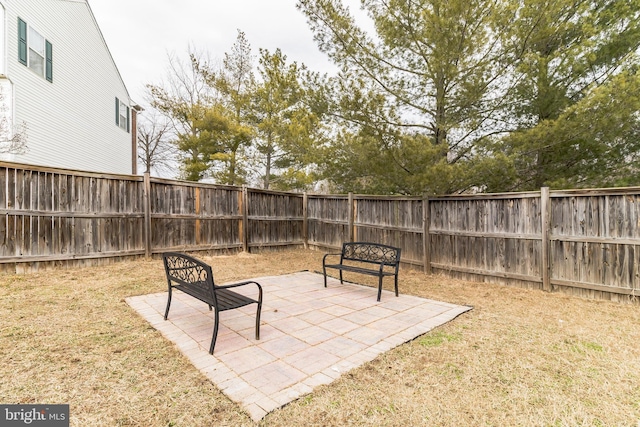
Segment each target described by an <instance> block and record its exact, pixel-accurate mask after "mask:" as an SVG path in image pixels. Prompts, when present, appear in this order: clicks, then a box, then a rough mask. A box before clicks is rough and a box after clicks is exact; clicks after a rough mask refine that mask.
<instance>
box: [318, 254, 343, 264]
mask: <svg viewBox="0 0 640 427" xmlns="http://www.w3.org/2000/svg"><path fill="white" fill-rule="evenodd" d="M341 255H342V253H333V254H325V255H324V256H323V257H322V265H323V266H324V265H326V259H327V257H330V256H341Z"/></svg>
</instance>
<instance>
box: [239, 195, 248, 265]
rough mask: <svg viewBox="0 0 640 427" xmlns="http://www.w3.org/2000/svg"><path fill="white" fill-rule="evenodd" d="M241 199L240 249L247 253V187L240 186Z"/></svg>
mask: <svg viewBox="0 0 640 427" xmlns="http://www.w3.org/2000/svg"><path fill="white" fill-rule="evenodd" d="M241 197H242V199H241V203H240V208H241V212H242V225H241V227H242V232H241V233H240V238H241V239H242V250H243V251H244V252H247V253H249V237H248V234H249V206H248V203H249V195H248V192H247V187H246V186H244V185H243V186H242V196H241Z"/></svg>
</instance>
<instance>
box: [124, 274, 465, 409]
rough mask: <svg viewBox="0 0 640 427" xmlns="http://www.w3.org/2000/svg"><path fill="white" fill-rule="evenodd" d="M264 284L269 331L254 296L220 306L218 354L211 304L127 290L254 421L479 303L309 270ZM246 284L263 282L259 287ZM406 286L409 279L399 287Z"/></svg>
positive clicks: (178, 295)
mask: <svg viewBox="0 0 640 427" xmlns="http://www.w3.org/2000/svg"><path fill="white" fill-rule="evenodd" d="M251 280H255V281H257V282H258V283H260V284H261V285H262V287H263V291H264V297H263V298H264V300H263V306H262V319H261V326H260V340H259V341H256V340H255V337H254V333H255V329H254V328H255V309H256V306H255V304H254V305H250V306H247V307H243V308H241V309H237V310H231V311H224V312H222V313H220V329H219V331H218V340H217V341H216V348H215V352H214V355H213V356H212V355H210V354H209V353H208V351H209V344H210V342H211V333H212V330H213V315H212V313H211V312H210V311H209V308H208V307H207V305H206V304H204V303H202V302H200V301H198V300H196V299H194V298H192V297H190V296H188V295H185V294H183V293H182V292H174V294H173V301H172V303H171V311H170V312H169V320H167V321H165V320H164V319H163V316H164V310H165V306H166V303H167V293H166V292H163V293H157V294H152V295H142V296H137V297H131V298H127V303H128V304H129V305H130V306H131V307H132V308H134V309H135V310H136V311H137V312H138V313H139V314H140V315H141V316H143V317H144V318H145V319H146V320H147V321H149V323H150V324H151V325H153V326H154V327H155V328H156V329H158V330H159V331H160V332H161V333H162V334H163V335H164V336H165V337H166V338H167V339H169V340H171V341H173V342H174V343H175V345H176V346H177V347H178V348H179V349H180V350H181V351H182V353H184V354H185V355H186V356H187V357H188V358H189V360H191V362H192V363H193V365H194V366H195V367H196V368H197V369H199V370H200V371H201V372H202V373H203V374H205V375H206V376H207V377H208V378H209V379H210V380H211V381H212V382H213V383H214V384H215V385H216V386H218V387H219V388H220V389H221V390H222V391H223V392H224V393H225V394H226V395H227V396H228V397H229V398H230V399H231V400H233V401H234V402H237V403H238V404H240V405H241V406H242V407H243V408H244V409H245V410H246V411H247V412H248V413H249V415H250V416H251V418H252V419H253V420H255V421H259V420H260V419H262V418H263V417H264V416H265V415H266V414H267V413H269V412H271V411H273V410H274V409H277V408H279V407H281V406H283V405H286V404H287V403H289V402H291V401H292V400H294V399H297V398H299V397H301V396H303V395H305V394H307V393H310V392H311V391H312V390H313V388H314V387H316V386H319V385H321V384H328V383H331V382H332V381H333V380H335V379H336V378H338V377H339V376H340V375H342V374H343V373H345V372H347V371H349V370H350V369H353V368H355V367H357V366H360V365H362V364H363V363H365V362H368V361H371V360H373V359H374V358H375V357H376V356H378V355H379V354H381V353H383V352H385V351H388V350H390V349H392V348H394V347H396V346H398V345H400V344H402V343H405V342H407V341H410V340H412V339H414V338H415V337H417V336H419V335H421V334H424V333H425V332H428V331H430V330H431V329H433V328H434V327H436V326H439V325H442V324H443V323H446V322H448V321H449V320H452V319H453V318H455V317H456V316H458V315H460V314H461V313H464V312H466V311H468V310H470V309H471V307H466V306H459V305H454V304H448V303H445V302H439V301H433V300H428V299H424V298H418V297H414V296H409V295H402V293H401V294H400V296H399V297H395V295H394V294H393V292H389V291H383V293H382V299H381V301H380V302H377V301H376V292H377V290H376V289H375V288H371V287H366V286H360V285H355V284H350V283H344V284H342V285H341V284H340V282H339V281H338V280H335V279H328V287H327V288H324V286H323V278H322V275H320V274H316V273H311V272H300V273H294V274H288V275H283V276H269V277H259V278H255V279H251ZM247 288H248V289H246V290H244V289H243V288H242V287H241V288H238V290H237V291H244V292H247V295H249V294H250V291H254V292H255V288H253V289H249V288H250V287H247ZM400 291H401V292H402V287H401V288H400Z"/></svg>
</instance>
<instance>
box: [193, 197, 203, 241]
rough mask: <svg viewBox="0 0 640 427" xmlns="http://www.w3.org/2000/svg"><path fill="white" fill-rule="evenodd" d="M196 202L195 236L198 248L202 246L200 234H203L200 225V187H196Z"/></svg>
mask: <svg viewBox="0 0 640 427" xmlns="http://www.w3.org/2000/svg"><path fill="white" fill-rule="evenodd" d="M195 193H196V194H195V200H194V203H195V204H196V205H195V213H196V229H195V234H196V246H200V243H201V239H200V234H201V228H202V225H201V224H200V187H196V191H195Z"/></svg>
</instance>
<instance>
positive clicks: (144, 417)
mask: <svg viewBox="0 0 640 427" xmlns="http://www.w3.org/2000/svg"><path fill="white" fill-rule="evenodd" d="M199 256H200V255H199ZM200 257H201V258H203V259H205V260H206V261H207V262H210V263H211V264H212V265H213V269H214V274H215V275H216V280H217V282H218V283H222V282H226V281H231V280H237V279H246V278H250V277H258V276H263V275H275V274H282V273H290V272H295V271H300V270H318V269H319V268H320V265H321V258H322V253H320V252H313V251H295V252H294V251H289V252H278V253H268V254H259V255H247V254H240V255H235V256H222V257H207V256H200ZM354 279H356V280H357V281H360V280H362V276H360V277H358V276H355V277H354ZM165 288H166V282H165V279H164V272H163V269H162V263H161V261H160V260H158V259H155V260H146V261H145V260H142V261H137V262H123V263H117V264H112V265H108V266H104V267H91V268H84V269H68V270H56V271H45V272H39V273H31V274H25V275H8V274H4V275H0V337H1V338H0V364H1V368H0V391H1V394H0V396H1V398H0V402H1V403H69V404H70V405H71V425H72V426H145V427H147V426H187V427H191V426H240V425H252V422H251V420H250V418H249V417H248V416H247V415H246V414H245V413H244V412H243V411H242V410H241V409H240V407H239V406H237V405H236V404H234V403H233V402H231V401H230V400H229V399H228V398H227V397H225V396H224V395H223V394H222V393H221V392H220V391H219V390H218V389H216V388H215V387H214V386H213V385H212V384H211V383H210V382H209V381H207V380H206V378H205V377H204V376H203V375H201V374H200V373H199V372H198V371H197V370H196V369H195V368H193V367H192V366H191V365H190V364H189V362H188V360H187V359H186V358H185V357H183V356H182V355H181V354H180V353H179V351H178V350H177V349H176V348H175V347H174V346H173V344H172V343H171V342H169V341H167V340H166V339H164V338H163V337H162V336H161V335H160V333H158V332H157V331H156V330H154V329H153V328H151V327H150V326H149V325H148V324H147V323H146V322H145V321H143V320H142V319H141V318H140V317H139V316H138V315H137V314H136V313H135V312H134V311H133V310H132V309H131V308H129V306H128V305H127V304H126V303H125V302H124V299H125V298H126V297H128V296H133V295H141V294H147V293H152V292H161V291H164V290H165ZM389 289H390V288H389ZM400 292H401V293H407V294H412V295H418V296H421V297H426V298H432V299H437V300H441V301H447V302H451V303H456V304H465V305H472V306H473V307H474V309H473V310H472V311H470V312H468V313H466V314H463V315H462V316H460V317H458V318H457V319H455V320H454V321H452V322H450V323H448V324H446V325H444V326H442V327H440V328H437V329H436V330H433V331H432V332H430V333H429V334H426V335H423V336H421V337H418V338H417V339H416V340H414V341H412V342H410V343H407V344H404V345H402V346H400V347H397V348H396V349H394V350H392V351H390V352H388V353H385V354H383V355H381V356H380V357H378V358H377V359H375V360H374V361H372V362H370V363H367V364H365V365H363V366H362V367H360V368H358V369H355V370H353V371H351V372H350V373H348V374H347V375H345V376H343V377H341V378H340V379H338V380H337V381H335V382H334V383H332V384H330V385H327V386H323V387H320V388H318V389H316V390H315V391H314V392H313V393H312V394H310V395H307V396H306V397H303V398H302V399H299V400H297V401H295V402H292V403H291V404H289V405H287V406H286V407H284V408H282V409H280V410H278V411H275V412H273V413H271V414H269V415H268V416H267V417H266V418H265V419H264V420H263V421H262V423H261V424H262V425H265V426H344V425H370V426H402V427H406V426H417V425H425V426H634V427H635V426H638V425H639V420H640V369H639V367H640V327H639V325H640V309H639V308H638V306H637V305H636V306H634V305H630V304H627V305H624V304H618V303H611V302H602V301H590V300H585V299H579V298H575V297H569V296H565V295H561V294H557V293H544V292H542V291H532V290H523V289H518V288H510V287H505V286H497V285H490V284H483V283H469V282H462V281H456V280H451V279H447V278H444V277H439V276H425V275H424V274H422V273H420V272H416V271H409V270H406V269H405V270H403V271H401V275H400Z"/></svg>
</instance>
